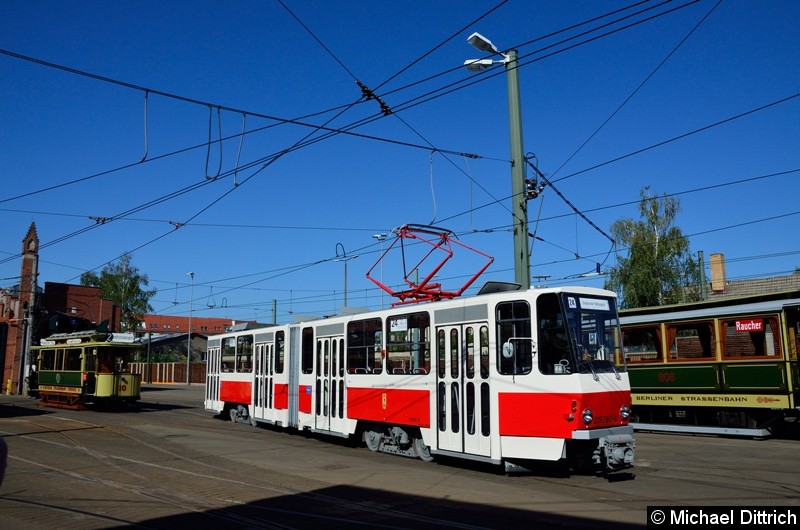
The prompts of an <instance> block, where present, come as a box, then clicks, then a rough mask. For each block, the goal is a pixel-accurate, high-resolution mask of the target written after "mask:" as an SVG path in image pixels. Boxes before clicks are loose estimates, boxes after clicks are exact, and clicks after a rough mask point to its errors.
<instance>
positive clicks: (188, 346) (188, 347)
mask: <svg viewBox="0 0 800 530" xmlns="http://www.w3.org/2000/svg"><path fill="white" fill-rule="evenodd" d="M186 275H187V276H189V278H191V279H192V286H191V287H190V288H189V338H188V339H187V341H186V384H187V385H188V384H189V383H190V379H189V373H190V371H191V365H190V364H189V363H190V361H191V360H192V301H193V299H194V273H193V272H187V273H186Z"/></svg>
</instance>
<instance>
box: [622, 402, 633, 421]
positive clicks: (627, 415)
mask: <svg viewBox="0 0 800 530" xmlns="http://www.w3.org/2000/svg"><path fill="white" fill-rule="evenodd" d="M619 417H620V418H622V419H623V421H628V419H629V418H630V417H631V409H630V407H628V405H622V407H621V408H620V409H619Z"/></svg>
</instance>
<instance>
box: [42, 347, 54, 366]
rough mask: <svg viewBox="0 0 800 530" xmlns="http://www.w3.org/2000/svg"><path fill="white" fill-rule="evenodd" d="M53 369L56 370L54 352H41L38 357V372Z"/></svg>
mask: <svg viewBox="0 0 800 530" xmlns="http://www.w3.org/2000/svg"><path fill="white" fill-rule="evenodd" d="M55 369H56V351H55V350H42V352H41V354H40V357H39V370H55Z"/></svg>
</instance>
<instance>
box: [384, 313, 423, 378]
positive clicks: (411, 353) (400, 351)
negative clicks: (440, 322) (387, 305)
mask: <svg viewBox="0 0 800 530" xmlns="http://www.w3.org/2000/svg"><path fill="white" fill-rule="evenodd" d="M386 327H387V329H388V332H389V333H388V335H387V337H388V338H387V340H386V356H387V358H386V366H387V370H388V372H389V373H390V374H404V373H409V374H411V373H414V374H427V373H428V372H430V368H431V356H430V347H431V346H430V340H431V339H430V315H429V314H428V313H427V312H419V313H411V314H407V315H396V316H392V317H389V318H388V319H387V321H386Z"/></svg>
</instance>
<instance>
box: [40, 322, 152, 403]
mask: <svg viewBox="0 0 800 530" xmlns="http://www.w3.org/2000/svg"><path fill="white" fill-rule="evenodd" d="M142 350H143V348H142V345H141V344H140V343H139V342H137V341H136V340H135V339H134V336H133V334H132V333H109V332H102V331H78V332H75V333H59V334H56V335H51V336H50V337H47V338H46V339H42V340H41V343H40V345H39V346H34V347H32V348H31V358H32V364H33V366H34V367H35V370H34V371H32V372H31V376H30V377H29V388H30V394H31V395H34V396H38V397H39V399H40V400H41V401H40V402H41V404H42V405H45V406H50V407H61V408H71V409H84V408H86V407H87V406H95V407H98V406H107V405H110V406H115V405H133V404H136V403H137V402H138V401H139V398H140V391H141V384H142V376H141V375H140V374H132V373H130V370H129V368H128V367H129V364H130V362H131V361H135V360H138V359H139V358H140V357H141V352H142Z"/></svg>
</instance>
